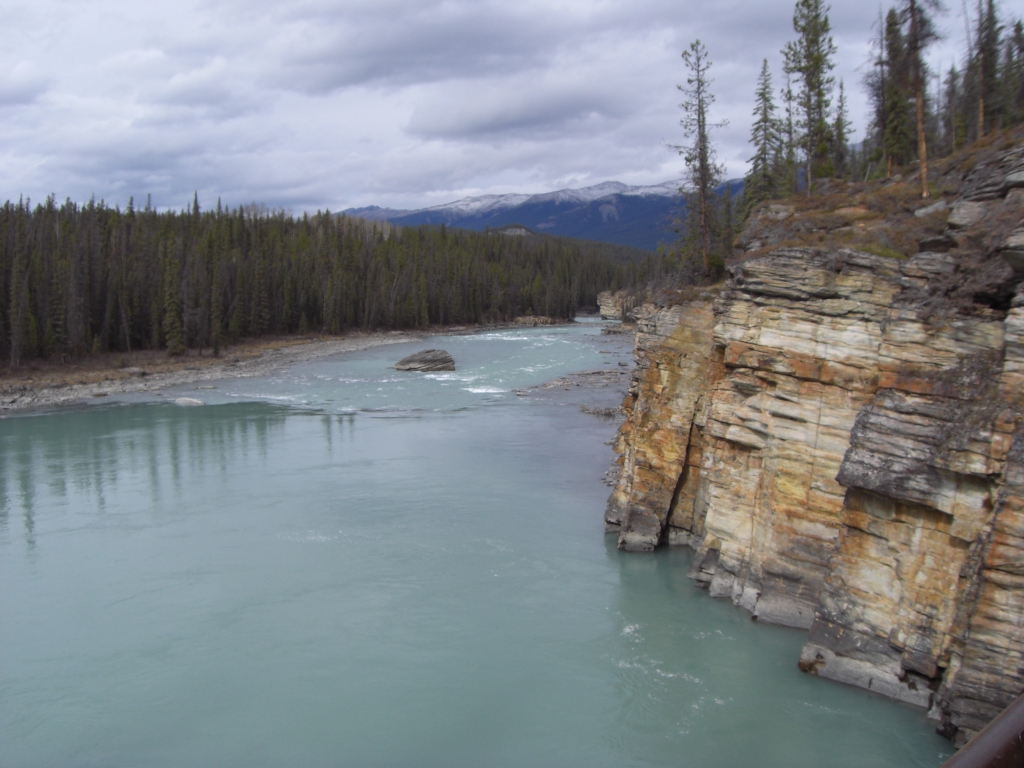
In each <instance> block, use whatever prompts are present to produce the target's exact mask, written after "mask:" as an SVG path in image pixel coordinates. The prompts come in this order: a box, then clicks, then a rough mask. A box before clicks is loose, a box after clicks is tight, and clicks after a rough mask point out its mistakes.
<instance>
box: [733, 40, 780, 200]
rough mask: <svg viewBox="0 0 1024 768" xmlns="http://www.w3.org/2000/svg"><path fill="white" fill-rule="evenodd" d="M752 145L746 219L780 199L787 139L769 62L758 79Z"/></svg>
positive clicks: (746, 183)
mask: <svg viewBox="0 0 1024 768" xmlns="http://www.w3.org/2000/svg"><path fill="white" fill-rule="evenodd" d="M750 143H751V144H753V145H754V156H753V157H751V158H750V172H749V173H748V174H747V175H746V177H745V178H744V180H743V210H744V217H745V216H746V214H749V213H750V211H751V209H752V208H753V207H754V206H755V205H757V204H758V203H759V202H761V201H762V200H770V199H772V198H773V197H777V196H778V193H779V181H780V180H779V171H780V169H779V160H780V157H781V155H782V152H783V148H782V144H783V139H782V129H781V125H780V124H779V118H778V115H777V114H776V109H775V99H774V96H773V93H772V74H771V71H770V70H769V69H768V59H765V60H764V61H763V62H762V64H761V74H760V75H758V78H757V89H756V90H755V92H754V123H753V125H752V126H751V127H750Z"/></svg>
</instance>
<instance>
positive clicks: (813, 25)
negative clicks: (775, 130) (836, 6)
mask: <svg viewBox="0 0 1024 768" xmlns="http://www.w3.org/2000/svg"><path fill="white" fill-rule="evenodd" d="M829 10H830V9H829V7H828V6H827V5H825V4H824V3H823V2H822V0H797V3H796V8H795V9H794V11H793V29H794V31H795V32H796V33H797V39H796V40H794V41H791V42H789V43H787V44H786V46H785V47H784V48H783V49H782V54H783V57H784V61H785V70H786V72H788V73H790V74H792V75H796V76H797V77H798V78H799V79H800V91H799V92H798V93H797V97H796V102H797V105H798V107H799V109H800V112H801V115H800V119H799V121H798V126H799V127H801V128H802V129H803V136H802V137H801V138H802V144H803V149H804V152H805V153H806V157H807V194H808V195H810V194H811V191H812V186H813V180H814V166H815V164H816V163H822V161H827V153H828V139H829V133H830V130H831V128H830V126H829V120H828V117H829V107H830V105H831V102H832V98H831V94H832V84H833V82H834V78H833V77H832V76H831V75H829V72H831V71H832V69H833V68H834V67H835V64H834V63H833V61H832V57H833V56H834V55H835V53H836V47H835V44H834V43H833V42H832V35H831V34H830V33H831V31H832V27H831V25H830V24H829V20H828V12H829ZM829 165H830V163H829ZM821 170H822V171H826V170H830V169H827V168H822V169H821Z"/></svg>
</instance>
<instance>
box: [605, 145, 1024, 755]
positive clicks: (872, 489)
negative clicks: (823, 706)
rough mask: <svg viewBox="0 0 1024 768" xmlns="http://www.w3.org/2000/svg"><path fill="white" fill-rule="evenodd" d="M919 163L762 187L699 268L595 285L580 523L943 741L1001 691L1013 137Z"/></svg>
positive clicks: (1016, 322)
mask: <svg viewBox="0 0 1024 768" xmlns="http://www.w3.org/2000/svg"><path fill="white" fill-rule="evenodd" d="M935 174H936V176H935V179H936V181H935V183H936V186H937V194H936V195H935V199H933V200H919V199H915V198H914V196H913V191H912V190H913V188H914V176H913V175H911V176H910V177H909V178H908V179H907V180H906V182H903V181H902V180H901V179H900V180H889V181H886V182H882V183H877V182H876V183H872V184H862V185H855V184H847V185H841V184H838V183H837V185H836V186H834V187H833V188H832V189H826V190H825V191H824V192H822V193H821V194H820V195H818V196H816V197H815V198H811V199H808V200H805V201H788V202H787V203H771V204H766V205H762V206H760V207H759V208H757V209H755V211H754V212H753V214H752V215H751V217H750V219H749V221H748V224H747V226H746V229H745V230H744V232H743V233H742V234H741V235H740V236H739V237H738V238H737V240H736V246H737V249H738V250H737V258H735V259H734V260H733V263H732V264H731V265H730V266H729V268H728V272H729V277H728V279H727V280H726V281H725V282H724V283H723V284H721V285H718V286H712V287H709V288H705V289H696V288H690V289H685V290H678V291H676V293H675V294H674V297H673V298H670V299H667V298H666V296H665V294H666V292H665V291H662V292H661V294H660V295H659V296H657V297H655V298H653V299H652V297H651V296H648V297H647V300H646V301H644V302H643V303H640V304H639V306H637V307H636V308H635V309H633V308H632V306H633V305H632V304H631V303H630V299H629V298H628V297H626V296H623V295H610V294H605V295H603V296H602V297H601V299H600V300H601V309H602V314H604V315H605V316H608V317H612V316H616V315H618V314H626V313H627V312H628V314H629V315H630V316H631V317H632V319H633V320H634V321H635V323H636V347H635V352H634V357H635V361H636V366H635V369H634V371H633V374H632V378H631V381H630V386H629V392H628V395H627V396H626V399H625V402H624V404H623V409H624V412H625V414H626V418H625V421H624V422H623V424H622V426H621V429H620V431H619V434H618V437H617V442H616V452H617V454H618V455H619V464H620V470H619V475H618V479H617V483H616V485H615V487H614V490H613V492H612V494H611V497H610V498H609V501H608V507H607V512H606V515H605V523H606V530H607V531H608V532H609V533H610V534H613V535H615V536H617V537H618V546H619V547H620V548H622V549H625V550H628V551H634V552H649V551H651V550H653V549H655V548H656V547H658V546H661V545H668V546H673V545H674V546H688V547H691V548H692V549H693V550H694V556H693V559H692V564H691V567H690V574H689V575H690V577H691V578H693V579H695V580H696V582H697V583H698V584H700V585H702V586H705V587H706V588H707V589H708V592H709V593H710V595H711V597H715V598H722V599H728V600H731V601H732V602H733V603H735V604H736V605H737V606H739V607H741V608H743V609H745V610H747V611H748V612H750V614H751V616H752V618H754V619H756V620H758V621H762V622H767V623H773V624H781V625H785V626H790V627H798V628H801V629H805V630H807V632H808V635H807V641H806V643H805V645H804V647H803V650H802V653H801V654H800V658H799V659H798V660H797V659H794V663H798V664H799V667H800V669H801V670H803V671H804V672H807V673H810V674H813V675H817V676H819V677H823V678H828V679H830V680H834V681H838V682H841V683H847V684H850V685H854V686H859V687H862V688H865V689H868V690H871V691H874V692H876V693H879V694H881V695H883V696H887V697H890V698H893V699H896V700H899V701H902V702H906V703H909V704H913V705H916V706H919V707H922V708H927V709H928V714H929V717H931V718H933V719H935V720H936V721H937V722H938V727H939V729H940V731H941V732H942V733H943V734H944V735H946V736H948V737H949V738H951V739H953V740H954V741H955V743H957V744H962V743H964V742H965V741H966V740H967V739H968V738H970V736H971V735H973V734H974V733H976V732H977V731H978V730H980V729H981V728H982V727H984V725H985V724H986V723H987V722H989V721H990V720H991V719H992V718H993V717H995V715H996V714H998V713H999V712H1000V711H1001V710H1002V709H1003V708H1004V707H1005V706H1006V705H1008V704H1009V703H1010V702H1011V701H1013V700H1014V699H1015V698H1016V697H1017V696H1018V695H1020V694H1021V692H1022V691H1024V285H1022V282H1021V281H1022V279H1024V141H1022V140H1021V136H1020V134H1019V132H1018V134H1016V135H1004V136H1002V137H1000V138H999V139H998V140H992V141H990V142H989V143H988V144H987V145H985V146H982V147H976V148H974V149H973V150H972V151H971V152H970V153H964V154H962V155H961V156H959V157H955V158H953V159H950V160H948V161H947V162H946V163H945V164H936V167H935ZM936 200H937V202H936ZM637 303H639V301H638V302H637Z"/></svg>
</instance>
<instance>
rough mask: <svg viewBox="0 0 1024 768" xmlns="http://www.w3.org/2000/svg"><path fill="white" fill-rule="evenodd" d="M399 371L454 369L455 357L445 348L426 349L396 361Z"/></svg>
mask: <svg viewBox="0 0 1024 768" xmlns="http://www.w3.org/2000/svg"><path fill="white" fill-rule="evenodd" d="M395 369H396V370H399V371H454V370H455V358H453V357H452V356H451V355H449V354H448V353H447V352H445V351H444V350H443V349H424V350H421V351H419V352H417V353H415V354H413V355H409V356H408V357H403V358H402V359H401V360H399V361H398V362H397V363H395Z"/></svg>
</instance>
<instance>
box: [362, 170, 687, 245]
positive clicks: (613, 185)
mask: <svg viewBox="0 0 1024 768" xmlns="http://www.w3.org/2000/svg"><path fill="white" fill-rule="evenodd" d="M679 185H680V182H678V181H667V182H665V183H663V184H655V185H651V186H630V185H628V184H623V183H622V182H619V181H605V182H602V183H600V184H594V185H592V186H589V187H582V188H580V189H561V190H558V191H557V192H546V193H542V194H536V195H527V194H508V195H481V196H479V197H467V198H463V199H462V200H456V201H455V202H452V203H446V204H444V205H435V206H432V207H430V208H423V209H420V210H395V209H391V208H380V207H379V206H375V205H371V206H368V207H365V208H349V209H348V210H346V211H344V213H345V214H347V215H349V216H359V217H361V218H364V219H371V220H375V221H389V222H391V223H393V224H404V225H407V226H412V225H419V224H445V225H447V226H451V227H459V228H462V229H472V230H476V231H482V230H485V229H488V228H494V227H501V226H505V225H507V224H522V225H523V226H525V227H528V228H530V229H532V230H534V231H536V232H543V233H546V234H552V235H561V236H563V237H577V238H582V239H585V240H598V241H603V242H610V243H620V244H622V245H630V246H633V247H635V248H642V249H644V250H648V251H653V250H656V249H657V247H658V245H659V244H661V243H668V242H671V241H673V240H674V239H675V233H674V232H673V231H672V227H671V223H672V221H673V219H675V218H677V217H678V216H679V213H680V209H681V206H682V197H681V196H680V194H679Z"/></svg>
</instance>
